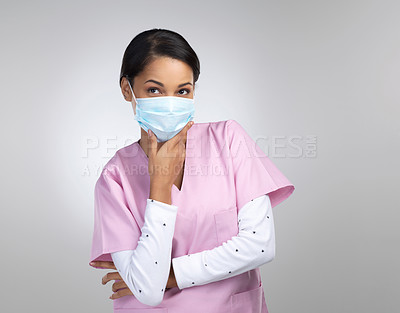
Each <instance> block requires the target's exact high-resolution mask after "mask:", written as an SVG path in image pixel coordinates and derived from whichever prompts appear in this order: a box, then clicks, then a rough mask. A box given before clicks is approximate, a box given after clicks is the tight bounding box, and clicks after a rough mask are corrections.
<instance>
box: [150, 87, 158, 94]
mask: <svg viewBox="0 0 400 313" xmlns="http://www.w3.org/2000/svg"><path fill="white" fill-rule="evenodd" d="M153 90H157V91H158V89H157V88H155V87H150V88H149V89H147V92H149V93H156V92H152V91H153Z"/></svg>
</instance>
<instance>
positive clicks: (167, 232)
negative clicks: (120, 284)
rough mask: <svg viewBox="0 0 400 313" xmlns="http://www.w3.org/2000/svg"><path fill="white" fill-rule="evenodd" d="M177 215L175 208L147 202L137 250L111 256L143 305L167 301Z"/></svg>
mask: <svg viewBox="0 0 400 313" xmlns="http://www.w3.org/2000/svg"><path fill="white" fill-rule="evenodd" d="M177 211H178V207H177V206H175V205H172V204H167V203H164V202H160V201H157V200H153V199H147V203H146V211H145V221H144V224H143V227H142V228H141V231H142V234H141V236H140V238H139V241H138V245H137V247H136V249H135V250H124V251H117V252H113V253H111V257H112V260H113V262H114V265H115V267H116V268H117V270H118V272H119V273H120V275H121V277H122V279H123V280H124V282H125V283H126V284H127V286H128V287H129V289H130V290H131V291H132V293H133V295H134V296H135V297H136V298H137V299H138V300H139V301H140V302H142V303H144V304H147V305H151V306H157V305H159V304H160V303H161V302H162V300H163V298H164V292H165V287H166V285H167V282H168V277H169V273H170V269H171V252H172V238H173V236H174V231H175V221H176V214H177Z"/></svg>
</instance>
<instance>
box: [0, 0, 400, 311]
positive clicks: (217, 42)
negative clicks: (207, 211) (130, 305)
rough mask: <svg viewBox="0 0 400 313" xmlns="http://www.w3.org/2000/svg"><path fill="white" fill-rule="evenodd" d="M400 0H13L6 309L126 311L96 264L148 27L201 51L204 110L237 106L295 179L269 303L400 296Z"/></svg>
mask: <svg viewBox="0 0 400 313" xmlns="http://www.w3.org/2000/svg"><path fill="white" fill-rule="evenodd" d="M399 10H400V4H399V2H398V1H385V0H383V1H367V0H366V1H341V0H340V1H295V0H291V1H246V2H244V1H112V2H110V1H68V2H66V1H64V2H56V1H14V2H6V1H2V3H1V9H0V24H1V27H0V32H1V58H0V62H1V74H0V77H1V90H2V91H1V109H2V113H1V136H2V138H1V143H2V153H1V160H2V164H3V167H2V178H3V179H2V182H1V199H2V203H1V206H2V209H1V219H0V220H1V244H2V245H1V246H2V257H1V266H2V278H3V279H2V284H1V298H2V300H3V301H2V303H1V311H2V312H27V311H28V310H29V312H60V313H61V312H99V313H100V312H104V313H106V312H112V300H110V299H108V297H109V296H110V295H111V293H112V292H111V283H109V284H107V285H106V286H103V285H102V284H101V277H102V276H103V275H105V273H106V272H107V270H95V269H93V268H91V267H89V265H88V261H89V253H90V246H91V239H92V238H91V237H92V230H93V228H92V227H93V188H94V183H95V181H96V179H97V178H98V175H99V173H100V172H99V168H101V166H103V165H104V164H105V163H106V161H107V160H108V159H109V158H111V157H112V155H113V154H114V153H115V151H116V150H117V149H118V148H120V147H123V146H125V145H127V144H130V143H131V142H133V141H134V140H137V139H139V134H140V132H139V125H138V124H137V122H136V121H134V119H133V111H132V107H131V105H130V103H128V102H126V101H124V99H123V97H122V94H121V92H120V88H119V85H118V79H119V70H120V66H121V60H122V55H123V52H124V50H125V48H126V46H127V45H128V43H129V42H130V40H131V39H132V38H133V37H134V36H135V35H136V34H138V33H139V32H141V31H143V30H146V29H150V28H154V27H157V28H167V29H171V30H175V31H177V32H179V33H180V34H182V35H183V36H184V37H185V38H186V39H187V40H188V42H189V43H190V44H191V45H192V47H193V48H194V50H195V51H196V53H197V54H198V56H199V58H200V62H201V74H200V78H199V81H198V84H197V87H196V88H197V90H196V97H197V98H196V117H195V121H197V122H206V121H219V120H226V119H235V120H237V121H238V122H240V123H241V125H243V127H244V128H245V129H246V130H247V131H248V133H249V134H250V135H251V136H252V138H253V139H255V140H259V139H262V140H259V141H257V142H258V143H259V144H260V146H261V147H262V149H263V150H264V151H265V152H266V153H267V154H268V155H269V157H270V158H271V159H272V160H273V162H274V163H275V164H276V165H277V166H278V168H279V169H280V170H281V171H282V172H283V173H284V174H285V175H286V176H287V177H288V178H289V179H290V180H291V181H292V182H293V183H294V185H295V187H296V190H295V191H294V193H293V195H292V196H291V197H290V198H289V199H288V200H285V201H284V202H283V203H282V204H280V205H278V206H277V207H276V208H274V218H275V223H276V226H275V227H276V244H277V247H276V253H277V254H276V258H275V260H273V261H272V262H270V263H267V264H265V265H263V266H262V267H261V272H262V276H263V284H264V291H265V297H266V302H267V306H268V309H269V311H270V312H271V313H294V312H301V313H322V312H324V313H325V312H326V313H330V312H332V313H333V312H349V313H350V312H351V313H353V312H363V313H366V312H382V313H386V312H398V306H399V304H400V303H399V297H398V295H399V291H400V277H399V276H400V275H399V261H400V255H399V248H398V247H399V239H400V234H399V227H398V222H399V217H400V214H399V208H400V202H399V198H398V195H399V192H398V189H399V178H400V170H399V163H398V158H399V153H400V145H399V143H400V126H399V125H400V123H399V117H400V114H399V113H400V109H399V100H400V89H399V78H400V33H399V31H398V30H399V29H400V20H399V19H398V12H399Z"/></svg>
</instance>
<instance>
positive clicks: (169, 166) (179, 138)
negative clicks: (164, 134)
mask: <svg viewBox="0 0 400 313" xmlns="http://www.w3.org/2000/svg"><path fill="white" fill-rule="evenodd" d="M192 125H193V122H192V121H189V122H188V123H187V124H186V126H185V127H184V128H182V130H181V131H180V132H179V133H178V134H176V135H175V136H174V137H172V138H171V139H170V140H168V141H166V142H164V143H163V145H162V146H161V148H160V149H159V150H158V151H157V138H156V135H155V134H154V133H153V132H151V130H149V137H148V155H149V165H148V166H149V167H148V171H149V175H150V183H152V182H154V181H157V183H160V184H164V185H166V186H171V187H172V185H173V184H174V182H175V180H176V179H177V177H178V175H179V173H180V171H181V169H182V167H183V162H184V161H185V157H186V147H185V144H186V139H187V131H188V130H189V129H190V128H191V127H192ZM150 134H151V135H150Z"/></svg>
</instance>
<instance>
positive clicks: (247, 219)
mask: <svg viewBox="0 0 400 313" xmlns="http://www.w3.org/2000/svg"><path fill="white" fill-rule="evenodd" d="M238 219H239V233H238V235H237V236H233V237H232V238H231V239H230V240H228V241H227V242H224V243H223V244H222V245H220V246H218V247H216V248H214V249H211V250H204V251H201V252H198V253H193V254H188V255H183V256H180V257H177V258H173V259H172V266H173V268H174V274H175V277H176V281H177V284H178V287H179V288H180V289H183V288H187V287H193V286H196V285H204V284H208V283H211V282H215V281H218V280H222V279H226V278H229V277H232V276H235V275H239V274H241V273H244V272H246V271H249V270H251V269H254V268H257V267H259V266H261V265H263V264H265V263H267V262H269V261H271V260H273V259H274V257H275V229H274V223H273V215H272V209H271V205H270V200H269V197H268V196H262V197H259V198H257V199H254V201H250V202H249V203H248V204H246V205H245V206H244V207H243V208H242V209H241V211H239V215H238Z"/></svg>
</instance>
